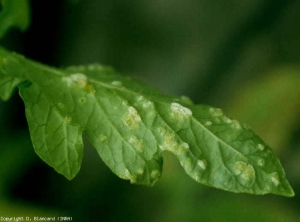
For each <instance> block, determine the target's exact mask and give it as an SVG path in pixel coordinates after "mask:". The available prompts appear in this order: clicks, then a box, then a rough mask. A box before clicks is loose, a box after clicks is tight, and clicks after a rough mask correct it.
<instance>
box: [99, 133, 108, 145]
mask: <svg viewBox="0 0 300 222" xmlns="http://www.w3.org/2000/svg"><path fill="white" fill-rule="evenodd" d="M98 139H99V141H100V142H101V143H104V142H105V141H106V140H107V139H108V138H107V136H105V135H104V134H100V135H99V137H98Z"/></svg>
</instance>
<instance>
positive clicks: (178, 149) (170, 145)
mask: <svg viewBox="0 0 300 222" xmlns="http://www.w3.org/2000/svg"><path fill="white" fill-rule="evenodd" d="M157 132H158V133H159V134H160V135H161V136H162V140H163V141H162V143H161V145H159V148H160V149H161V150H162V151H163V150H168V151H170V152H172V153H174V154H175V155H177V156H178V155H182V154H184V153H185V152H186V151H187V150H188V149H189V145H188V144H187V143H185V142H182V141H179V139H177V138H176V134H175V133H173V132H172V131H170V130H168V129H165V128H162V127H159V128H158V130H157Z"/></svg>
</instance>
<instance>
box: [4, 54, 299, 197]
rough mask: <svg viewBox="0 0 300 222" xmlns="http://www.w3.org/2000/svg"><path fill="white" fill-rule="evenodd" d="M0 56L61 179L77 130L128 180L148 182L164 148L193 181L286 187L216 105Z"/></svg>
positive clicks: (75, 162)
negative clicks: (20, 81)
mask: <svg viewBox="0 0 300 222" xmlns="http://www.w3.org/2000/svg"><path fill="white" fill-rule="evenodd" d="M0 56H1V57H5V59H6V62H5V63H3V64H2V69H3V70H11V71H10V72H9V73H8V72H7V74H9V75H12V76H14V77H15V78H21V79H24V80H28V81H30V82H31V83H32V84H31V85H30V86H28V87H27V88H26V87H23V88H21V89H20V94H21V96H22V98H23V100H24V102H25V106H26V116H27V119H28V123H29V127H30V132H31V137H32V141H33V144H34V147H35V150H36V152H37V153H38V155H39V156H40V157H41V158H42V159H43V160H44V161H45V162H47V163H48V164H49V165H51V166H52V167H54V169H56V170H57V171H58V172H60V173H61V174H63V175H65V176H66V177H67V178H69V179H71V178H73V177H74V176H75V175H76V173H77V172H78V170H79V168H80V163H81V158H82V141H81V137H82V132H83V133H84V134H85V135H86V136H87V138H88V139H89V141H90V142H91V144H92V145H93V146H94V147H95V148H96V150H97V151H98V153H99V155H100V157H101V158H102V159H103V161H104V162H105V163H106V165H107V166H108V167H109V168H110V169H111V170H112V171H113V172H114V173H115V174H117V175H118V176H119V177H121V178H123V179H127V180H130V181H131V182H132V183H138V184H145V185H153V184H154V183H155V182H156V181H157V180H158V179H159V178H160V175H161V172H162V157H161V153H162V152H163V151H169V152H172V153H173V154H174V155H176V157H177V158H178V160H179V162H180V164H181V165H182V167H183V168H184V170H185V172H186V173H187V174H188V175H189V176H190V177H191V178H193V179H194V180H195V181H197V182H199V183H202V184H205V185H208V186H212V187H216V188H220V189H223V190H227V191H231V192H237V193H240V192H243V193H251V194H267V193H274V194H278V195H284V196H293V195H294V192H293V190H292V188H291V186H290V185H289V183H288V181H287V180H286V178H285V173H284V170H283V169H282V166H281V164H280V162H279V160H278V159H277V158H276V156H275V155H274V152H273V151H272V150H271V149H270V148H269V147H268V145H267V144H266V143H265V142H263V141H262V140H261V139H260V138H259V137H258V136H257V135H255V133H254V132H252V130H250V129H249V128H248V127H245V126H242V125H241V124H240V123H239V122H237V121H236V120H231V119H229V118H228V117H226V116H225V115H224V114H223V113H222V111H221V110H220V109H216V108H213V107H210V106H206V105H193V104H192V103H191V102H190V100H189V99H187V98H186V97H171V96H166V95H163V94H161V93H159V92H158V91H157V90H155V89H153V88H151V87H148V86H145V85H144V84H141V83H138V82H136V81H134V80H132V79H130V78H127V77H124V76H121V75H119V74H117V73H116V72H115V71H113V70H112V69H110V68H106V67H103V66H100V65H89V66H78V67H70V68H67V69H64V70H57V69H54V68H49V67H46V66H43V65H40V64H37V63H34V62H32V61H29V60H27V59H25V58H23V57H20V56H17V55H15V54H10V53H8V52H6V51H4V50H0ZM12 67H13V68H12ZM20 70H21V71H20Z"/></svg>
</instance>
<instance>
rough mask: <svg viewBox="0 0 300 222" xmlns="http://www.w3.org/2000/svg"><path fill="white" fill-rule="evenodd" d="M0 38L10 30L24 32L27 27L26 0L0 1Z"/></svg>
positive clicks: (27, 10)
mask: <svg viewBox="0 0 300 222" xmlns="http://www.w3.org/2000/svg"><path fill="white" fill-rule="evenodd" d="M0 7H1V10H0V38H2V37H3V36H4V34H5V33H6V32H7V31H8V30H9V29H10V28H11V27H17V28H19V29H21V30H23V31H24V30H25V29H26V28H27V27H28V25H29V21H30V18H29V3H28V0H1V1H0Z"/></svg>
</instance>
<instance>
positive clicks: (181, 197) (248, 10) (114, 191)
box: [0, 0, 300, 222]
mask: <svg viewBox="0 0 300 222" xmlns="http://www.w3.org/2000/svg"><path fill="white" fill-rule="evenodd" d="M69 2H70V1H60V0H51V1H32V5H33V11H32V12H33V14H32V16H33V19H32V22H33V23H32V26H31V27H30V29H29V30H28V32H27V33H26V34H25V35H22V36H18V37H16V36H15V35H12V34H11V35H9V36H8V37H7V38H5V39H4V40H3V41H2V42H3V43H5V44H6V46H7V47H8V48H10V49H14V50H17V51H18V52H21V53H23V54H25V55H26V56H28V57H31V58H33V59H36V60H38V61H41V62H44V63H47V64H50V65H55V66H67V65H72V64H79V63H83V64H84V63H93V62H100V63H103V64H106V65H111V66H113V67H115V68H116V69H117V70H119V71H121V72H123V73H124V72H125V73H133V74H134V76H135V77H137V78H139V79H143V80H144V81H146V82H149V83H152V84H155V85H157V87H159V88H160V89H161V90H162V91H164V92H168V93H171V94H176V95H181V94H183V93H185V94H187V95H188V96H190V97H192V99H193V100H194V101H196V102H197V103H206V104H211V105H213V106H217V107H225V112H226V113H229V114H230V116H231V117H233V118H237V119H241V120H244V121H243V122H247V123H248V124H249V125H250V126H251V127H252V128H253V129H254V130H255V131H258V132H259V134H260V135H261V136H262V138H264V139H265V140H266V141H268V140H269V138H270V141H269V143H270V145H272V147H275V148H276V151H277V153H278V155H280V159H281V160H283V161H282V163H283V166H284V167H285V168H286V172H287V177H288V179H289V180H290V181H291V184H292V186H293V187H295V189H296V190H295V193H296V196H295V197H294V198H292V199H283V198H280V197H274V196H262V197H252V196H247V195H235V194H228V193H224V192H222V191H217V190H215V189H210V188H205V187H201V188H200V187H199V185H198V184H197V183H195V182H193V181H192V180H188V179H187V178H186V175H185V174H184V173H183V171H182V172H181V173H178V171H179V172H180V170H178V168H180V166H179V164H178V163H177V162H176V161H175V159H174V158H172V156H170V155H168V154H167V153H165V157H166V158H167V159H166V161H165V163H166V164H165V165H164V172H165V173H164V174H163V175H162V179H161V180H160V182H159V183H158V184H157V185H156V186H155V187H153V188H151V189H150V188H145V187H140V186H132V185H130V184H127V183H124V182H123V181H120V180H119V179H118V178H116V177H115V176H112V175H111V173H110V171H109V170H108V169H107V168H106V167H105V166H104V165H102V164H101V161H100V160H98V157H97V154H96V153H95V152H94V151H93V150H92V149H87V150H86V151H85V153H84V159H83V167H82V169H83V170H82V171H81V172H80V173H79V175H78V178H76V179H75V180H74V181H72V182H66V180H65V179H64V178H62V177H61V176H59V175H57V174H56V173H54V172H52V171H51V170H49V169H48V168H43V163H41V162H40V161H39V160H38V159H34V161H33V162H31V164H29V165H27V167H26V166H23V165H21V164H20V163H18V162H12V163H13V164H14V169H15V176H14V177H15V180H13V183H6V181H7V180H6V179H4V178H3V177H1V175H0V180H1V181H2V180H3V183H5V184H6V186H5V199H6V200H9V201H10V203H16V202H18V201H19V200H22V202H23V203H24V205H28V203H34V204H35V206H36V210H37V211H38V210H39V209H41V208H43V209H45V208H47V209H54V210H58V211H63V212H65V213H66V214H68V215H71V216H73V217H76V218H77V219H78V220H79V221H80V220H93V219H94V220H96V219H98V220H99V219H101V220H103V221H122V220H124V218H126V219H128V221H147V220H148V221H161V220H163V221H176V220H177V221H182V220H186V221H188V220H190V221H199V220H201V218H202V220H201V221H232V220H235V219H236V220H240V221H288V222H290V221H295V222H296V221H299V218H300V215H299V212H298V209H299V205H300V199H299V197H298V195H297V194H298V193H299V192H300V190H299V187H300V180H299V178H300V171H299V161H300V151H299V147H300V139H299V134H300V117H298V116H299V115H297V114H298V113H299V108H297V107H295V106H294V105H295V104H296V103H297V101H295V103H294V105H293V102H292V100H291V98H283V99H281V101H279V100H276V99H274V100H273V101H274V102H272V103H273V105H272V104H271V101H272V100H268V99H266V100H267V101H269V103H267V104H268V105H267V106H268V107H271V109H272V110H270V111H269V115H267V117H266V119H264V118H261V122H252V120H251V119H253V118H252V117H253V116H254V114H253V113H263V111H264V106H255V105H253V106H251V104H248V103H247V101H245V102H243V101H239V98H243V99H244V98H245V99H246V98H249V99H250V100H251V95H250V94H249V90H250V88H252V90H253V93H254V94H256V92H255V91H256V90H257V91H259V92H260V93H257V94H258V95H270V96H271V97H272V98H275V97H276V96H274V95H276V94H275V93H276V91H277V90H276V88H277V86H278V85H280V86H281V88H285V89H284V90H283V91H285V90H286V92H283V91H282V93H279V94H280V95H281V94H285V95H292V96H291V97H294V93H293V92H296V91H297V89H295V88H294V87H296V86H294V85H293V84H292V82H293V81H294V80H287V79H289V76H291V74H288V75H287V77H281V76H285V75H286V74H287V72H286V71H284V70H288V72H289V73H295V75H294V74H292V75H293V76H295V77H297V73H298V71H297V70H298V68H294V67H298V66H299V61H300V53H299V52H300V43H299V41H298V40H299V38H300V30H299V28H298V27H299V26H300V18H299V16H298V14H299V13H298V12H299V10H300V2H299V1H295V0H294V1H292V0H288V1H284V0H275V1H274V0H273V1H271V0H265V1H259V0H251V1H250V0H248V1H242V2H241V1H237V0H235V1H230V2H228V1H227V2H224V1H221V0H218V1H207V0H205V1H194V0H187V1H166V0H161V1H146V0H141V1H133V0H128V1H126V2H125V1H117V0H112V1H102V0H99V1H97V0H85V1H78V3H72V4H70V3H69ZM53 15H56V16H53ZM49 18H51V19H49ZM14 34H15V33H14ZM41 40H42V41H41ZM278 67H280V68H278ZM282 67H283V68H282ZM270 70H271V71H270ZM290 70H292V71H290ZM292 78H294V77H292ZM267 79H269V81H268V80H267ZM276 79H277V80H278V79H282V80H280V81H283V82H285V83H286V84H289V82H290V83H291V86H290V87H284V84H285V83H282V84H280V81H279V82H277V83H276V84H275V82H276ZM260 82H262V83H263V84H266V85H268V84H267V83H268V82H270V86H269V87H270V88H269V87H267V88H268V89H265V91H264V90H263V88H264V87H259V85H260ZM272 82H273V84H274V86H272ZM255 85H258V86H255ZM275 85H276V86H275ZM269 90H270V91H272V92H274V94H273V93H272V92H268V91H269ZM278 91H279V90H278ZM278 91H277V92H278ZM247 94H248V95H249V96H246V95H247ZM257 94H256V95H257ZM207 95H209V96H207ZM277 95H278V94H277ZM16 98H17V97H14V100H17V99H16ZM233 98H234V99H233ZM252 98H254V96H253V97H252ZM261 100H263V99H261ZM295 100H297V99H295ZM17 101H19V100H17ZM14 102H16V101H14ZM14 102H13V101H11V102H8V103H3V102H1V103H0V116H1V118H0V124H1V128H0V129H1V132H3V131H4V129H5V131H6V132H7V133H12V132H19V133H23V132H24V131H26V128H27V126H26V124H25V121H24V120H23V119H22V118H21V116H24V113H23V112H22V110H24V107H23V106H22V105H12V104H15V103H14ZM19 102H20V101H19ZM252 102H253V101H252ZM253 103H255V102H253ZM262 103H263V102H262ZM274 103H275V104H274ZM278 103H280V104H283V106H285V105H286V106H287V107H289V106H290V105H291V106H290V107H291V109H288V108H286V107H282V106H281V107H279V108H278V109H277V110H276V111H275V110H274V108H273V107H276V104H278ZM241 104H244V105H241ZM235 106H236V109H235ZM246 107H248V108H246ZM280 108H283V110H284V113H285V114H288V116H289V118H294V121H293V122H292V121H291V120H287V121H286V122H285V121H284V119H283V117H281V116H280V114H278V115H277V114H276V113H277V112H278V113H280ZM259 109H260V110H259ZM237 110H243V113H238V112H237ZM292 113H293V114H292ZM269 116H274V119H269ZM276 116H277V117H276ZM279 116H280V117H279ZM12 121H14V122H15V124H14V125H13V126H14V128H9V127H8V126H9V125H8V123H10V124H11V123H12ZM277 121H281V122H284V123H283V125H282V127H283V128H285V129H287V130H286V131H284V133H282V134H281V133H278V131H276V135H274V134H273V135H271V134H270V131H272V129H271V127H270V128H268V130H263V128H261V127H265V126H267V124H268V123H274V122H277ZM274 124H275V123H274ZM275 125H276V126H279V123H277V124H275ZM2 126H4V127H2ZM283 128H282V130H283ZM279 130H280V131H281V129H279ZM287 131H288V132H287ZM26 132H27V131H26ZM26 134H27V135H28V133H26ZM12 140H13V139H12ZM1 142H2V140H1ZM279 144H280V145H279ZM87 146H88V144H87ZM22 148H23V150H22V155H33V149H32V147H30V148H28V149H24V146H22ZM30 152H32V153H31V154H30ZM14 158H15V157H14ZM92 169H93V170H92ZM22 170H23V172H24V173H22ZM17 171H18V172H17ZM46 174H47V175H48V177H47V179H46V181H45V179H41V178H42V176H41V175H43V177H46V176H45V175H46ZM47 184H51V186H48V185H47ZM112 184H114V186H112ZM174 193H175V194H176V195H175V194H174ZM2 198H3V199H4V196H2V197H1V199H2ZM1 210H2V209H1ZM6 210H7V208H6ZM225 210H226V211H225ZM205 211H206V212H207V213H205ZM2 212H3V211H2ZM2 212H1V213H2ZM273 215H274V216H273Z"/></svg>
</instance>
